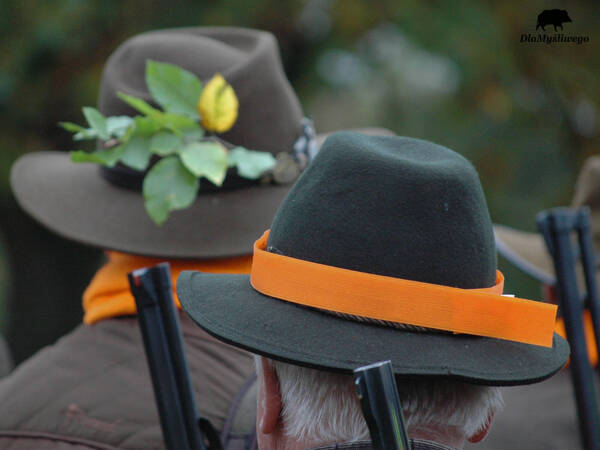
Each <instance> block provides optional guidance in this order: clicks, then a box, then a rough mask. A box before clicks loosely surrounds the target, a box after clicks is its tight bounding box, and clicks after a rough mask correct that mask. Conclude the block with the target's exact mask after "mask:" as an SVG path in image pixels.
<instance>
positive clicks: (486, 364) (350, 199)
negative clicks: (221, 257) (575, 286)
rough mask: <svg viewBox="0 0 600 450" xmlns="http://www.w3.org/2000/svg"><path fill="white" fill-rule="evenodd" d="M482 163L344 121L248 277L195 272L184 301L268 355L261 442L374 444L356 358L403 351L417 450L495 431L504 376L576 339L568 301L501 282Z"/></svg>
mask: <svg viewBox="0 0 600 450" xmlns="http://www.w3.org/2000/svg"><path fill="white" fill-rule="evenodd" d="M503 283H504V277H503V275H502V274H501V273H500V272H499V271H497V268H496V249H495V245H494V237H493V231H492V224H491V220H490V216H489V213H488V210H487V206H486V203H485V198H484V195H483V191H482V188H481V184H480V182H479V177H478V175H477V172H476V171H475V169H474V168H473V166H472V165H471V164H470V163H469V162H468V161H466V160H465V159H464V158H462V157H461V156H460V155H458V154H457V153H455V152H453V151H451V150H449V149H447V148H444V147H442V146H439V145H436V144H433V143H431V142H426V141H421V140H417V139H410V138H403V137H397V136H365V135H361V134H358V133H349V132H342V133H335V134H333V135H331V136H330V137H329V138H328V139H327V140H326V141H325V143H324V144H323V146H322V148H321V150H320V152H319V153H318V155H317V157H316V158H315V160H314V161H313V163H312V164H311V165H310V166H309V168H308V169H307V170H306V171H305V172H304V174H303V175H302V176H301V177H300V178H299V179H298V181H297V182H296V184H295V186H294V187H293V188H292V190H291V191H290V193H289V194H288V196H287V198H286V199H285V200H284V202H283V204H282V205H281V206H280V208H279V210H278V212H277V215H276V216H275V219H274V220H273V223H272V225H271V229H270V231H267V232H265V234H264V235H263V236H262V237H261V238H260V239H259V240H258V241H257V242H256V243H255V245H254V256H253V261H252V271H251V275H250V278H249V277H248V276H247V275H215V274H207V273H201V272H184V273H182V275H181V276H180V277H179V280H178V295H179V299H180V300H181V303H182V306H183V308H184V309H185V311H186V312H187V313H188V314H189V315H190V316H191V317H192V319H193V320H194V321H195V322H196V323H197V324H198V325H199V326H200V327H202V328H203V329H205V330H206V331H208V332H209V333H211V334H212V335H214V336H216V337H217V338H219V339H221V340H223V341H225V342H227V343H229V344H233V345H236V346H239V347H241V348H244V349H246V350H249V351H251V352H253V353H254V354H256V355H261V356H257V358H258V359H257V372H258V414H257V433H258V443H259V447H260V448H261V449H304V448H356V449H360V448H362V449H368V448H372V447H371V443H370V442H369V439H368V430H367V427H366V424H365V421H364V419H363V417H362V414H361V410H360V406H359V401H358V399H357V395H356V391H355V387H354V383H353V378H352V371H353V369H355V368H357V367H360V366H364V365H367V364H370V363H374V362H377V361H384V360H391V362H392V370H393V373H394V375H395V377H396V382H397V386H398V390H399V394H400V402H401V404H402V409H403V411H404V414H405V417H406V421H407V428H408V434H409V437H410V439H411V442H412V448H413V449H414V450H416V449H418V450H422V449H438V450H439V449H460V448H462V447H463V445H464V444H465V443H466V441H467V440H468V441H471V442H476V441H478V440H481V439H483V438H484V437H485V435H486V433H487V431H488V430H489V428H490V425H491V422H492V419H493V416H494V414H495V413H496V412H497V411H499V409H500V407H501V403H502V400H501V397H500V393H499V390H498V389H499V388H498V387H499V386H511V385H524V384H530V383H535V382H538V381H541V380H544V379H546V378H548V377H550V376H552V375H553V374H554V373H556V372H557V371H558V370H559V369H560V368H561V367H562V366H563V365H564V364H565V362H566V360H567V358H568V355H569V347H568V344H567V343H566V341H565V340H564V339H562V338H561V337H559V336H558V335H556V334H554V333H553V330H554V320H555V317H556V307H555V306H553V305H548V304H544V303H540V302H535V301H531V300H525V299H519V298H514V297H510V296H505V295H503Z"/></svg>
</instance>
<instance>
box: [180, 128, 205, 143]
mask: <svg viewBox="0 0 600 450" xmlns="http://www.w3.org/2000/svg"><path fill="white" fill-rule="evenodd" d="M181 131H182V133H183V138H184V139H185V141H186V142H192V141H199V140H200V139H202V138H203V137H204V129H202V128H200V127H196V128H187V129H185V130H181Z"/></svg>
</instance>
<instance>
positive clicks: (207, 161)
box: [179, 142, 227, 186]
mask: <svg viewBox="0 0 600 450" xmlns="http://www.w3.org/2000/svg"><path fill="white" fill-rule="evenodd" d="M179 156H180V157H181V161H182V162H183V165H184V166H185V167H186V168H187V169H188V170H189V171H190V172H192V173H193V174H194V175H196V176H197V177H205V178H207V179H208V180H209V181H210V182H211V183H213V184H215V185H216V186H221V184H223V180H224V179H225V175H226V174H227V149H225V147H223V145H221V144H219V143H218V142H192V143H190V144H187V145H186V146H185V147H184V148H183V149H182V150H181V151H180V152H179Z"/></svg>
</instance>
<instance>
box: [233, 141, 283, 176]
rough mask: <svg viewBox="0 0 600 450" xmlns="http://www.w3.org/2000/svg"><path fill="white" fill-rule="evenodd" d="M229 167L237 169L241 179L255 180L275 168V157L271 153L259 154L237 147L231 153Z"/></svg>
mask: <svg viewBox="0 0 600 450" xmlns="http://www.w3.org/2000/svg"><path fill="white" fill-rule="evenodd" d="M228 164H229V166H235V167H237V171H238V174H239V175H240V176H241V177H244V178H249V179H251V180H255V179H257V178H260V177H261V176H262V175H263V174H264V173H265V172H266V171H268V170H271V169H272V168H273V167H275V164H276V161H275V157H274V156H273V155H272V154H271V153H269V152H257V151H254V150H248V149H245V148H244V147H235V148H234V149H232V150H231V151H230V152H229V158H228Z"/></svg>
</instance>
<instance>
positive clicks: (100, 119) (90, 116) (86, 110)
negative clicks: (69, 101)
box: [83, 106, 110, 140]
mask: <svg viewBox="0 0 600 450" xmlns="http://www.w3.org/2000/svg"><path fill="white" fill-rule="evenodd" d="M83 115H84V116H85V119H86V120H87V122H88V123H89V124H90V127H92V128H93V129H94V131H96V133H97V134H98V137H99V138H100V139H104V140H108V139H109V138H110V135H109V134H108V130H107V128H106V118H105V117H104V116H103V115H102V114H101V113H100V111H98V110H97V109H96V108H92V107H90V106H84V107H83Z"/></svg>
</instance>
